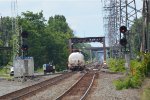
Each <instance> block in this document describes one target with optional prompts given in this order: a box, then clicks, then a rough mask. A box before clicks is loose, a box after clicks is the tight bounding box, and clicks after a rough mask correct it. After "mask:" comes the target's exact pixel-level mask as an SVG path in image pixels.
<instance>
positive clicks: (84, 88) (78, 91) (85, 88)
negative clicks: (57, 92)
mask: <svg viewBox="0 0 150 100" xmlns="http://www.w3.org/2000/svg"><path fill="white" fill-rule="evenodd" d="M96 74H97V73H95V72H87V73H86V74H85V75H84V76H83V77H81V78H80V79H79V80H78V81H77V82H76V83H75V84H74V85H72V87H71V88H70V89H68V90H67V91H66V92H64V93H63V94H62V95H61V96H59V97H58V98H57V99H56V100H83V99H85V98H86V96H87V94H88V93H89V90H90V88H91V87H92V85H93V82H94V79H95V76H96Z"/></svg>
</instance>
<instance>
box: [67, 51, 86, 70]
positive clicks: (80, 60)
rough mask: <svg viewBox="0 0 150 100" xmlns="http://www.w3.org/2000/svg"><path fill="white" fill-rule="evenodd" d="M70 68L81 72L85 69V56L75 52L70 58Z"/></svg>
mask: <svg viewBox="0 0 150 100" xmlns="http://www.w3.org/2000/svg"><path fill="white" fill-rule="evenodd" d="M68 68H69V69H70V70H72V71H81V70H83V69H84V68H85V61H84V55H83V54H82V53H81V52H73V53H71V54H70V55H69V57H68Z"/></svg>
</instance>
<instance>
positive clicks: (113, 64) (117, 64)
mask: <svg viewBox="0 0 150 100" xmlns="http://www.w3.org/2000/svg"><path fill="white" fill-rule="evenodd" d="M124 64H125V60H124V59H113V58H110V59H109V60H108V66H109V69H110V70H111V71H113V72H124V71H125V66H124Z"/></svg>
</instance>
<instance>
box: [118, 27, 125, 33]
mask: <svg viewBox="0 0 150 100" xmlns="http://www.w3.org/2000/svg"><path fill="white" fill-rule="evenodd" d="M119 30H120V32H121V33H125V32H126V31H127V27H126V26H121V27H120V29H119Z"/></svg>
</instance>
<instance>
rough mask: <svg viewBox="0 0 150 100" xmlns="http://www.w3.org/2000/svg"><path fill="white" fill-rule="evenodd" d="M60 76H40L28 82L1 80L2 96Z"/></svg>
mask: <svg viewBox="0 0 150 100" xmlns="http://www.w3.org/2000/svg"><path fill="white" fill-rule="evenodd" d="M58 75H60V74H54V75H47V76H38V77H35V78H28V79H27V81H24V82H23V81H22V79H21V78H20V79H19V78H18V79H16V78H15V79H12V80H7V79H0V96H2V95H5V94H7V93H10V92H13V91H16V90H19V89H22V88H25V87H28V86H30V85H33V84H36V83H39V82H42V81H44V80H47V79H49V78H53V77H56V76H58Z"/></svg>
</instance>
